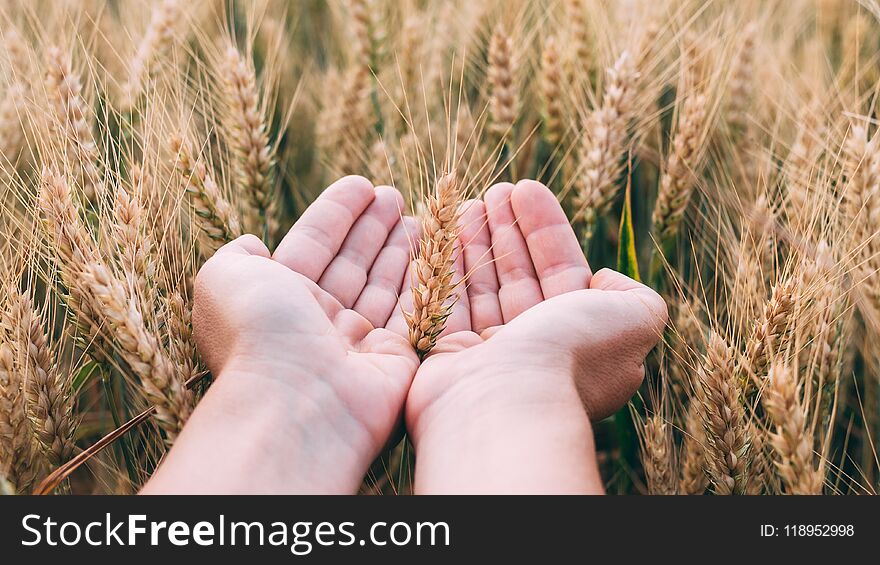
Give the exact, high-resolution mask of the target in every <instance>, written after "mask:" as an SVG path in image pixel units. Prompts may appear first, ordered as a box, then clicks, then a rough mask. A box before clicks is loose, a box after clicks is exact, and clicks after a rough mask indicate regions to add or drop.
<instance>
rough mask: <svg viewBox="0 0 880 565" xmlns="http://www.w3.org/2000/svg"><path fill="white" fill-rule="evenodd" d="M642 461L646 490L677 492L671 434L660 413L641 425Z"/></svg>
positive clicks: (666, 492) (662, 492) (664, 493)
mask: <svg viewBox="0 0 880 565" xmlns="http://www.w3.org/2000/svg"><path fill="white" fill-rule="evenodd" d="M642 436H643V439H642V443H643V446H642V449H643V451H644V453H643V456H642V463H643V465H644V468H645V478H646V479H647V481H648V492H650V493H651V494H661V495H669V494H677V492H678V485H677V484H676V483H677V476H676V473H675V465H674V461H673V448H672V435H671V433H670V429H669V425H668V424H667V423H666V421H665V420H664V419H663V417H662V416H661V415H660V414H653V415H652V416H650V417H649V418H647V420H645V422H644V424H643V425H642Z"/></svg>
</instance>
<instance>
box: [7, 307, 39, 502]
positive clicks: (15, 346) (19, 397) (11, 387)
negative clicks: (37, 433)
mask: <svg viewBox="0 0 880 565" xmlns="http://www.w3.org/2000/svg"><path fill="white" fill-rule="evenodd" d="M3 306H4V308H3V310H2V311H0V321H2V323H0V476H5V477H6V478H7V479H8V480H9V482H10V483H11V484H12V485H14V486H15V488H17V489H18V490H20V491H21V492H26V491H27V489H28V488H29V487H30V486H31V485H32V484H33V483H34V481H35V480H36V478H37V475H38V473H39V470H38V469H36V468H35V458H34V454H33V437H32V435H31V430H30V424H29V423H28V419H27V413H26V410H25V402H24V390H23V387H24V383H23V382H22V377H23V374H24V372H23V371H22V370H21V368H20V367H18V366H17V363H16V359H21V357H22V355H21V353H22V352H23V351H24V350H25V347H24V346H22V344H21V343H20V342H19V341H18V340H17V336H15V335H10V332H9V331H8V330H7V327H11V326H12V325H13V324H14V322H11V321H9V320H8V316H9V315H10V314H11V312H9V311H8V309H7V308H6V306H7V305H6V304H3Z"/></svg>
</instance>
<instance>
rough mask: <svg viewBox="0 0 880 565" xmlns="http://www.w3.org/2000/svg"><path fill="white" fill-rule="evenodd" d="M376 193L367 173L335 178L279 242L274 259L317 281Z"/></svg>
mask: <svg viewBox="0 0 880 565" xmlns="http://www.w3.org/2000/svg"><path fill="white" fill-rule="evenodd" d="M375 194H376V193H375V191H374V190H373V185H372V184H371V183H370V181H368V180H367V179H365V178H364V177H358V176H347V177H343V178H341V179H339V180H338V181H336V182H334V183H333V184H331V185H330V187H329V188H327V190H325V191H324V192H322V193H321V195H320V196H319V197H318V199H317V200H315V202H314V203H312V205H311V206H309V207H308V208H307V209H306V211H305V212H303V215H302V216H301V217H300V219H299V220H298V221H297V222H296V224H294V226H293V227H292V228H291V229H290V231H289V232H288V234H287V235H286V236H285V237H284V239H283V240H282V241H281V243H280V244H278V248H277V249H276V250H275V254H274V256H273V257H274V259H275V260H276V261H278V262H279V263H281V264H283V265H286V266H287V267H288V268H290V269H292V270H294V271H296V272H297V273H300V274H303V275H305V276H307V277H308V278H310V279H311V280H313V281H318V280H319V279H320V278H321V274H322V273H323V272H324V269H326V268H327V265H329V264H330V262H331V261H332V260H333V258H334V257H336V253H337V252H338V251H339V248H340V246H341V245H342V242H343V241H345V237H346V236H347V235H348V231H349V230H350V229H351V226H352V225H353V224H354V223H355V221H356V220H357V219H358V218H359V217H360V215H361V214H362V213H363V211H364V210H366V208H367V206H369V205H370V202H372V201H373V198H374V197H375Z"/></svg>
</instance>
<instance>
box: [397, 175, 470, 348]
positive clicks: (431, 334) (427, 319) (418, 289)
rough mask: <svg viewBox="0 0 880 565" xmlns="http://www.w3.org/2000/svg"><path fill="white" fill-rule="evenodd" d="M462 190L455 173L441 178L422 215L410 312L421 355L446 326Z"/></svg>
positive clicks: (412, 334) (411, 332) (413, 338)
mask: <svg viewBox="0 0 880 565" xmlns="http://www.w3.org/2000/svg"><path fill="white" fill-rule="evenodd" d="M460 202H461V192H460V188H459V183H458V179H457V178H456V176H455V174H451V173H450V174H444V175H443V176H441V177H440V178H439V179H438V180H437V184H436V187H435V190H434V194H432V195H430V197H429V198H428V201H427V210H426V213H425V214H424V215H423V216H422V236H421V239H420V240H419V251H418V255H417V256H416V259H415V261H414V263H413V267H412V273H413V281H412V283H413V288H412V294H413V310H412V311H411V312H406V313H405V316H406V320H407V324H408V325H409V341H410V343H411V344H412V346H413V348H415V350H416V352H417V353H418V354H419V356H420V357H424V356H425V355H427V354H428V352H430V351H431V349H433V348H434V345H435V344H436V343H437V338H438V337H439V336H440V334H441V333H442V332H443V329H444V328H445V327H446V318H447V317H449V313H450V310H451V308H452V305H451V304H449V299H450V298H451V297H452V294H453V290H454V289H455V284H454V282H453V276H454V273H455V267H454V261H455V253H456V242H457V240H458V235H459V227H458V207H459V204H460Z"/></svg>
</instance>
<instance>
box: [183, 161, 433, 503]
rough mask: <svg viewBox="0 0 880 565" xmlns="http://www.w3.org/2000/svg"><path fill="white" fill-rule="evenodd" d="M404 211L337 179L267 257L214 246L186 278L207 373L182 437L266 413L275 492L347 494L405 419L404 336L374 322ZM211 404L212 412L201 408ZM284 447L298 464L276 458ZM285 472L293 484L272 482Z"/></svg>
mask: <svg viewBox="0 0 880 565" xmlns="http://www.w3.org/2000/svg"><path fill="white" fill-rule="evenodd" d="M401 207H402V199H401V197H400V194H399V193H398V192H397V191H396V190H395V189H393V188H390V187H376V188H374V187H373V186H372V185H371V184H370V183H369V181H367V180H366V179H364V178H362V177H345V178H343V179H341V180H339V181H337V182H336V183H334V184H333V185H332V186H331V187H329V188H328V189H327V190H325V191H324V192H323V193H322V194H321V196H320V197H319V198H318V199H317V200H316V201H315V202H314V203H313V204H312V205H311V206H310V207H309V208H308V209H307V210H306V211H305V212H304V213H303V215H302V217H301V218H300V219H299V221H298V222H297V223H296V224H295V225H294V226H293V228H292V229H291V230H290V232H289V233H288V234H287V236H286V237H285V238H284V240H283V241H282V242H281V244H279V246H278V248H277V250H276V251H275V253H274V255H271V256H270V253H269V250H268V249H266V247H265V246H264V245H263V244H262V242H260V241H259V240H258V239H257V238H256V237H254V236H243V237H241V238H239V239H237V240H235V241H234V242H231V243H229V244H228V245H226V246H224V247H223V248H221V249H220V250H218V251H217V253H216V254H215V255H214V256H213V257H212V258H211V259H210V260H209V261H208V262H207V263H206V264H205V265H204V266H203V267H202V269H201V271H200V272H199V275H198V277H197V279H196V289H195V306H194V310H193V326H194V334H195V339H196V343H197V345H198V348H199V352H200V354H201V356H202V358H203V359H204V361H205V363H206V364H207V366H208V368H209V369H210V370H211V371H212V373H213V374H214V375H215V377H216V380H217V382H216V383H215V384H214V385H213V386H212V387H211V389H210V390H209V391H208V394H207V396H206V398H205V400H204V401H203V402H202V403H200V405H199V407H198V409H197V410H196V412H195V413H194V415H193V417H192V419H191V421H190V423H189V424H188V426H187V428H186V429H185V430H184V433H183V434H182V435H181V438H180V439H179V440H178V443H186V442H187V441H188V438H189V437H190V436H192V437H195V435H196V434H197V433H198V430H200V429H201V430H203V431H204V428H205V427H206V426H211V425H214V426H216V425H217V423H218V422H221V423H220V425H226V424H225V422H229V421H238V424H237V425H238V426H242V425H244V427H246V428H247V427H251V426H252V427H257V426H258V425H259V422H260V419H261V418H262V419H264V420H266V423H267V426H266V427H270V428H272V429H271V431H269V432H268V434H270V435H272V436H275V437H276V438H277V439H278V441H274V442H268V441H267V450H269V451H275V453H274V454H273V455H271V456H270V457H269V459H268V461H277V460H279V459H281V461H280V464H281V465H282V467H281V469H280V470H279V469H275V470H273V471H271V472H269V473H268V474H269V475H270V476H269V477H268V479H267V480H268V481H270V482H272V483H273V484H275V483H277V484H278V485H279V487H280V488H279V490H282V491H288V492H290V491H294V492H296V491H299V492H302V491H306V490H310V491H312V492H315V491H318V492H321V491H324V492H340V491H341V492H354V491H355V490H356V489H357V486H358V485H359V484H360V481H361V479H362V477H363V474H364V472H365V471H366V469H367V467H368V466H369V464H370V462H371V461H372V460H373V458H374V457H375V456H376V455H377V454H378V452H379V451H380V450H381V448H382V447H383V445H384V444H385V442H386V440H387V439H388V437H389V436H390V435H391V433H392V431H393V430H394V428H395V426H396V424H397V423H398V421H399V420H400V418H401V415H402V412H403V406H404V402H405V399H406V395H407V392H408V390H409V386H410V382H411V381H412V378H413V375H414V374H415V371H416V368H417V366H418V357H417V356H416V354H415V353H414V352H413V350H412V348H411V347H410V346H409V343H408V341H407V340H406V339H405V338H403V337H402V336H400V335H398V334H395V333H393V332H390V331H388V330H385V329H384V325H385V322H386V321H387V319H388V318H389V317H390V315H391V313H392V311H393V310H394V308H395V307H396V305H397V297H398V293H399V291H400V287H401V284H402V282H403V277H404V273H405V271H406V268H407V265H408V263H409V259H410V249H411V241H412V240H413V239H414V237H415V235H414V234H413V233H408V228H412V227H413V224H412V222H411V220H407V221H404V220H401V213H400V209H401ZM230 391H232V392H230ZM212 398H213V400H212ZM218 411H219V412H220V414H219V415H218ZM246 411H248V413H245V414H243V412H246ZM211 412H213V416H215V417H214V418H213V419H211V418H209V417H208V416H203V415H202V414H206V413H211ZM230 416H232V417H231V418H230ZM237 416H241V418H236V417H237ZM260 433H265V432H260ZM253 435H254V436H255V437H252V438H251V441H253V442H254V443H259V442H260V441H262V438H261V437H256V436H258V433H257V432H255V433H254V434H253ZM209 436H210V434H208V433H204V434H203V437H209ZM287 439H289V440H291V441H287V442H285V440H287ZM289 445H295V446H296V450H295V453H296V454H295V455H292V458H296V459H297V461H296V463H297V465H299V466H297V465H293V464H292V463H293V462H292V461H285V460H284V459H285V458H284V456H283V454H284V453H288V452H289V447H288V446H289ZM227 447H228V445H211V443H210V442H204V441H202V442H201V446H200V447H198V448H197V449H200V450H201V451H202V458H201V460H202V461H204V460H212V459H216V458H218V457H220V458H222V457H223V455H222V453H224V452H225V450H226V448H227ZM214 451H217V453H218V454H215V453H214ZM190 452H192V450H190ZM172 455H174V452H172ZM242 459H245V457H244V456H243V455H241V454H239V455H236V456H235V460H236V461H240V460H242ZM264 459H265V458H264ZM168 464H171V461H169V462H168V463H166V466H167V465H168ZM228 465H229V461H228V460H223V461H218V462H217V465H216V466H215V468H217V467H221V468H222V467H224V466H228ZM284 465H287V466H288V468H289V469H291V471H290V472H288V471H287V470H284V468H283V466H284ZM303 465H305V466H306V467H307V468H308V469H307V470H305V471H304V470H303V469H302V466H303ZM269 467H272V466H271V465H270V466H269ZM294 471H296V472H299V474H300V476H299V477H298V478H297V477H293V479H294V482H293V483H291V482H290V481H287V479H286V478H285V480H284V481H279V480H277V479H278V478H279V476H284V477H287V475H288V474H289V475H293V474H294ZM258 473H260V474H267V472H266V471H265V470H264V469H260V470H259V471H258ZM238 474H239V475H240V474H242V472H241V470H239V472H238ZM309 480H310V481H311V482H310V483H306V481H309ZM297 484H298V485H299V486H300V487H302V488H298V487H296V486H292V485H297ZM321 485H325V486H326V488H322V486H321ZM217 486H218V489H221V488H222V490H226V491H228V490H229V489H228V488H227V486H228V485H223V484H222V483H218V485H217ZM268 490H273V489H268Z"/></svg>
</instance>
